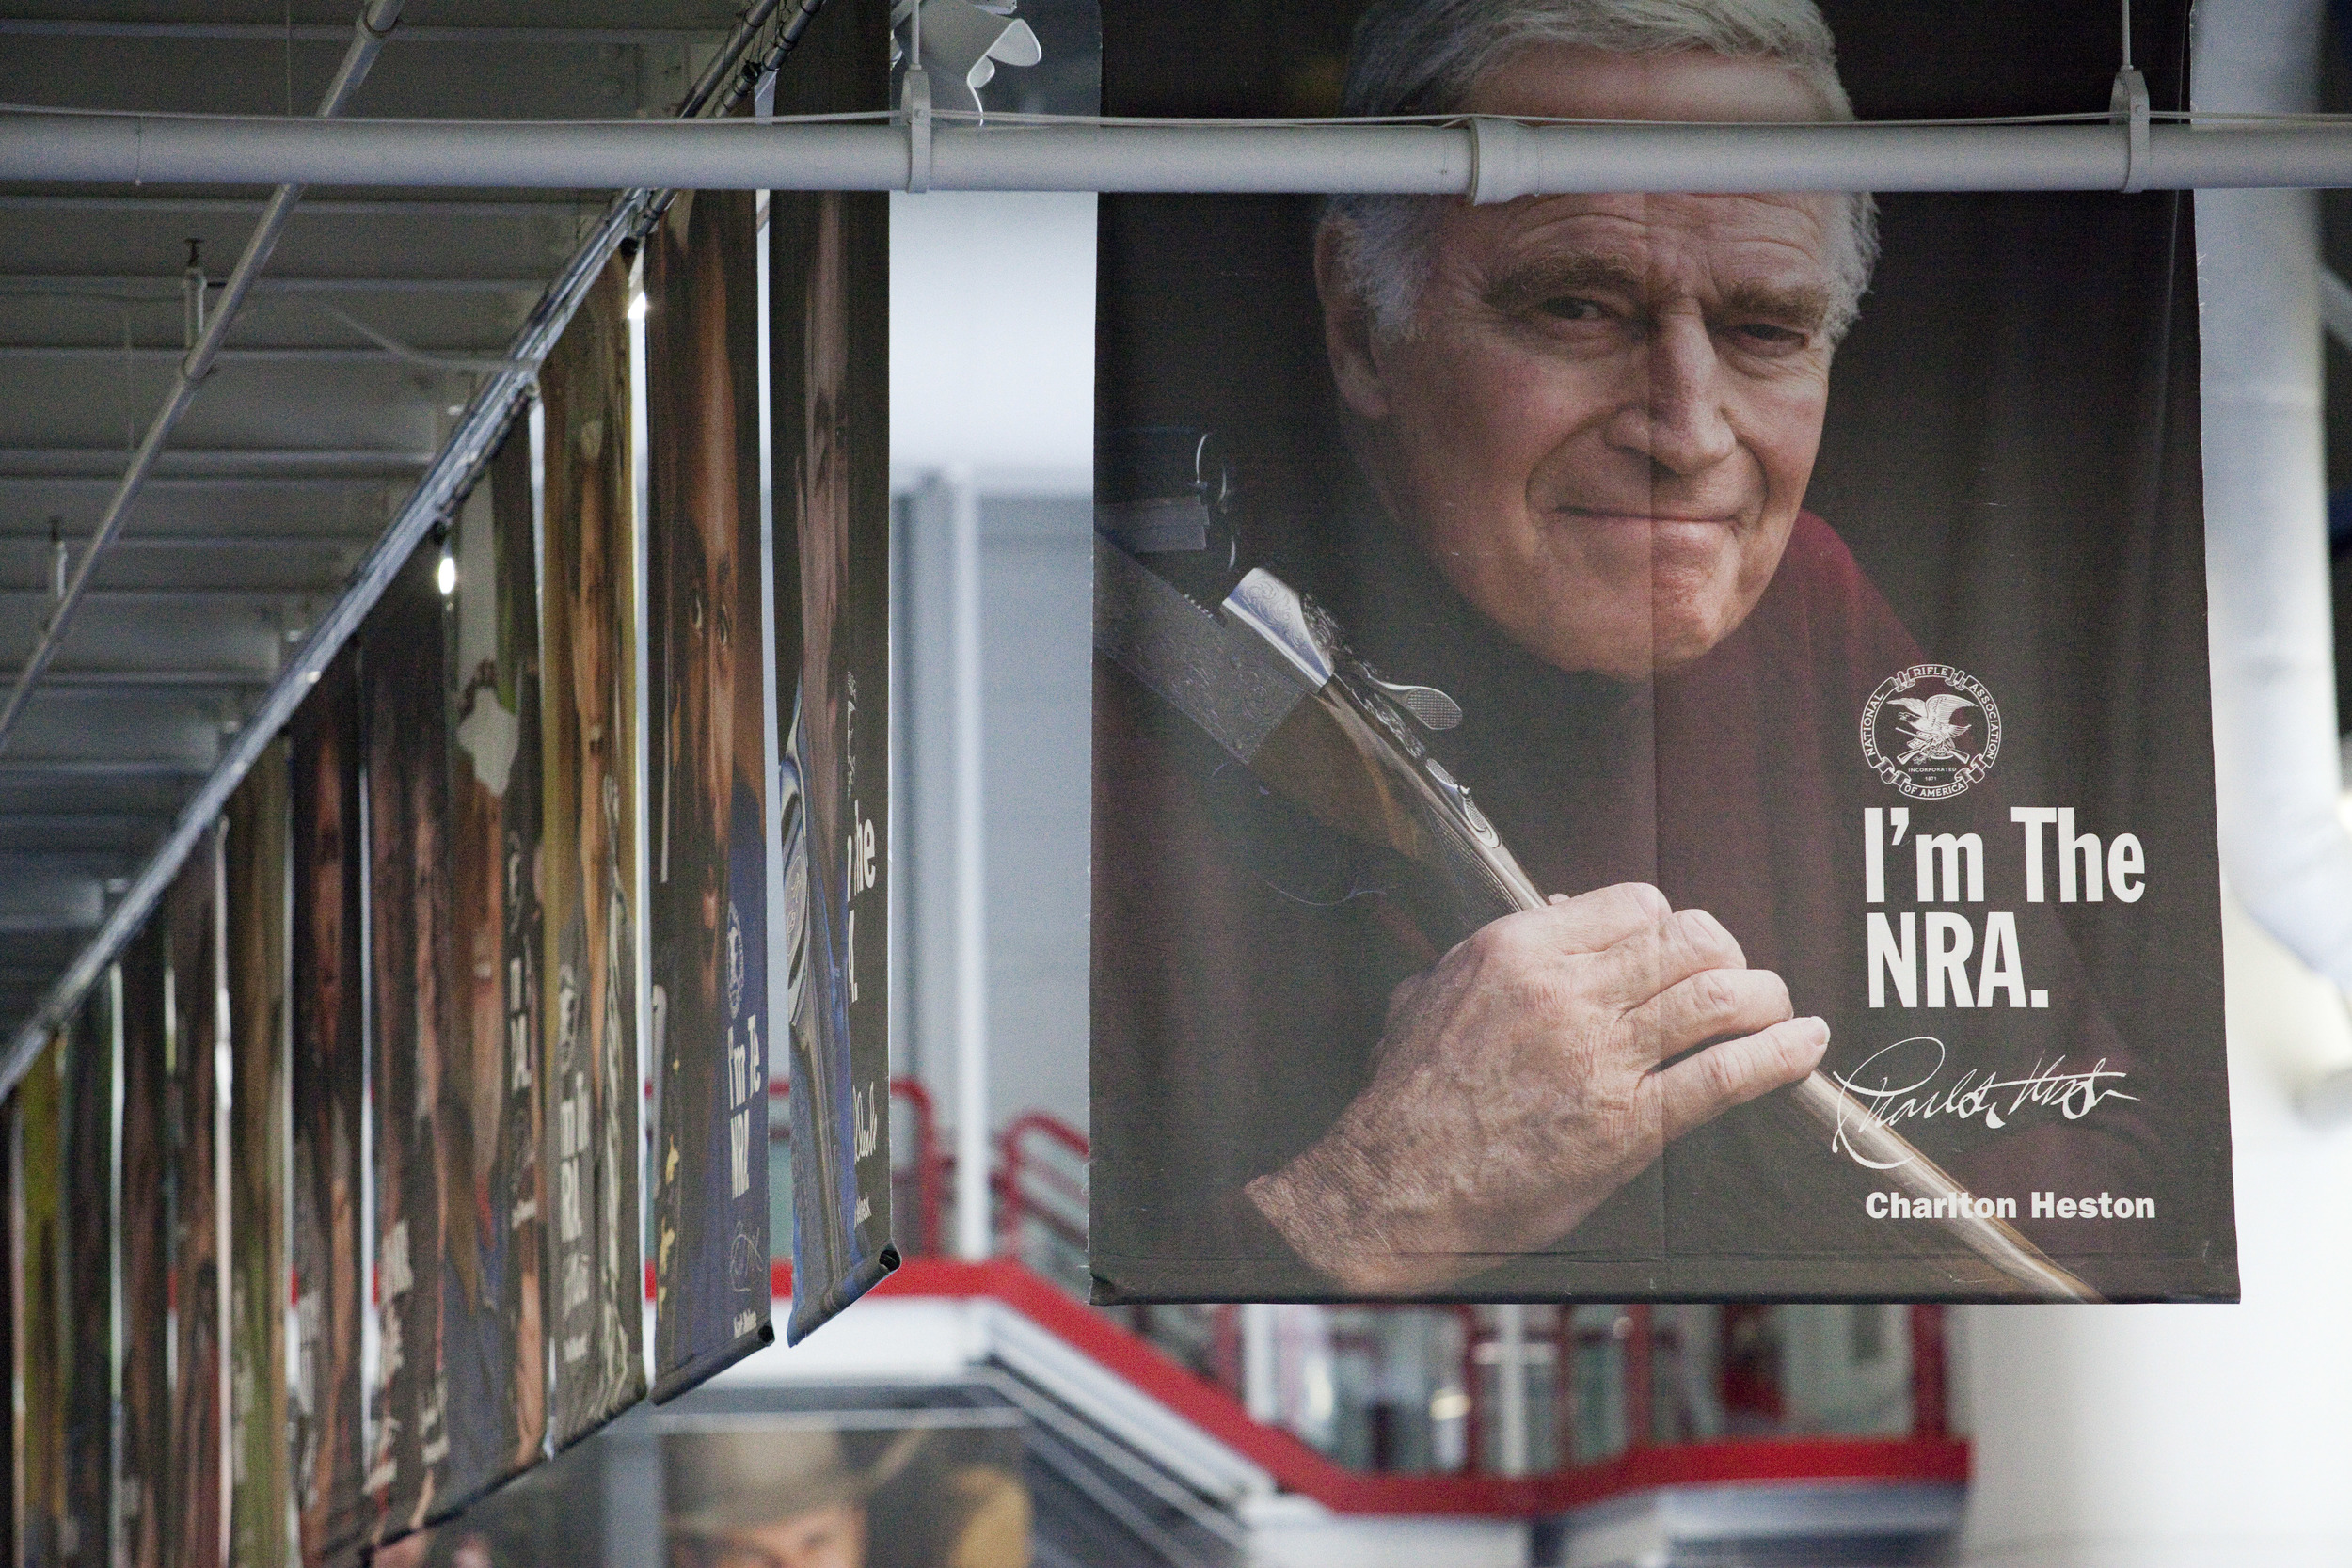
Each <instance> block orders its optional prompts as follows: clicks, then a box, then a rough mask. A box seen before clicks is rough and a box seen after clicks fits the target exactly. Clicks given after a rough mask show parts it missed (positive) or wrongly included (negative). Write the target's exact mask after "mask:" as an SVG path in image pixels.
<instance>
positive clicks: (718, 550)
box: [645, 191, 775, 1400]
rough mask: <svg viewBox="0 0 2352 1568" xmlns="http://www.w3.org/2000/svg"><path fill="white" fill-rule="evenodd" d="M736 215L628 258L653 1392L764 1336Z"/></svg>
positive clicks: (755, 640)
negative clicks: (640, 317)
mask: <svg viewBox="0 0 2352 1568" xmlns="http://www.w3.org/2000/svg"><path fill="white" fill-rule="evenodd" d="M755 221H756V218H755V210H754V197H753V194H752V193H750V192H748V191H703V192H692V191H690V192H686V193H684V194H683V195H681V196H679V198H677V200H676V202H675V204H674V205H673V206H672V207H671V209H670V211H669V214H668V216H667V217H666V218H665V219H664V221H663V223H662V225H661V228H660V232H659V233H658V234H657V235H656V236H655V237H654V239H653V240H652V241H651V243H650V244H649V245H648V248H647V250H646V254H645V296H646V300H647V310H646V316H645V365H646V379H647V397H646V401H647V404H648V405H649V410H650V425H649V435H648V441H649V444H650V447H651V451H650V460H651V463H652V481H653V484H652V506H651V510H650V512H649V514H648V515H647V516H646V519H645V560H646V583H645V602H646V605H647V610H648V615H649V618H650V626H649V628H648V631H649V638H648V642H647V646H646V655H645V657H646V679H647V683H648V697H649V700H648V702H647V703H646V750H647V755H648V757H649V758H650V759H651V766H650V783H649V786H648V787H649V789H650V791H651V798H650V799H649V800H647V802H646V824H647V826H646V832H647V836H648V840H649V842H648V843H647V846H646V852H647V856H648V859H649V862H650V864H649V868H648V870H649V885H650V888H651V893H650V898H651V904H650V907H649V910H648V922H647V924H648V938H647V941H648V943H649V945H650V947H651V949H652V959H653V1006H652V1012H651V1017H652V1021H653V1054H654V1063H655V1068H654V1074H655V1077H654V1089H655V1105H656V1109H657V1118H656V1132H655V1137H654V1145H653V1161H652V1166H651V1172H650V1175H651V1180H652V1181H653V1204H654V1236H653V1253H654V1257H653V1261H654V1398H656V1399H657V1400H660V1399H668V1398H670V1397H672V1396H673V1395H675V1394H678V1393H682V1392H684V1391H685V1390H686V1389H688V1388H691V1387H692V1386H694V1385H695V1384H697V1383H699V1382H701V1381H702V1380H703V1379H704V1378H707V1377H708V1376H709V1375H710V1374H711V1373H712V1372H714V1371H717V1370H719V1369H720V1368H722V1367H723V1366H725V1365H727V1364H728V1363H729V1362H731V1361H734V1360H736V1359H738V1358H739V1357H741V1356H743V1355H746V1354H750V1353H751V1352H752V1351H755V1350H756V1349H758V1348H759V1347H760V1346H761V1345H764V1344H767V1343H769V1342H770V1341H771V1340H772V1339H773V1338H775V1330H774V1329H773V1328H772V1327H771V1326H770V1323H769V1302H770V1299H771V1293H770V1290H769V1275H768V1040H769V1021H768V836H767V834H766V833H765V832H763V825H764V823H765V819H766V804H765V801H766V781H767V775H768V758H769V740H770V735H769V726H768V723H767V714H768V711H769V710H768V704H767V701H766V695H765V693H766V686H767V670H766V663H767V645H768V636H767V630H766V625H767V616H766V613H765V605H766V601H767V597H768V595H767V592H766V589H767V582H766V579H765V577H764V575H763V572H762V543H763V530H762V528H761V504H760V436H761V431H760V421H759V414H760V406H759V347H760V344H759V332H758V326H759V300H758V293H757V289H758V283H759V278H758V260H759V258H758V252H757V250H756V248H755V238H756V233H755Z"/></svg>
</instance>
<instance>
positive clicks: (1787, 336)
mask: <svg viewBox="0 0 2352 1568" xmlns="http://www.w3.org/2000/svg"><path fill="white" fill-rule="evenodd" d="M1731 335H1732V336H1733V337H1735V338H1737V339H1739V340H1740V341H1741V342H1742V343H1743V344H1745V345H1746V346H1747V347H1749V348H1752V349H1757V350H1760V351H1762V352H1764V353H1766V354H1786V353H1788V352H1789V351H1790V350H1792V349H1800V348H1803V347H1804V345H1805V344H1806V343H1808V342H1810V341H1812V337H1813V335H1812V334H1811V333H1809V332H1802V331H1799V330H1798V329H1797V328H1795V327H1793V326H1781V325H1775V324H1774V323H1772V322H1742V323H1740V325H1737V326H1735V327H1733V328H1732V329H1731Z"/></svg>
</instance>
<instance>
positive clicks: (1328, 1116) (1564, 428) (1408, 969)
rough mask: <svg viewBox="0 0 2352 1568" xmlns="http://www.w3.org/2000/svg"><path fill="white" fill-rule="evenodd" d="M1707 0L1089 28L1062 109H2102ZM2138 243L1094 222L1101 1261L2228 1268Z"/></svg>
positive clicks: (1331, 211) (1737, 229)
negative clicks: (1260, 39)
mask: <svg viewBox="0 0 2352 1568" xmlns="http://www.w3.org/2000/svg"><path fill="white" fill-rule="evenodd" d="M1751 9H1753V8H1732V7H1711V6H1708V7H1701V6H1692V7H1689V8H1684V7H1679V6H1676V7H1658V6H1652V5H1646V4H1637V3H1635V0H1624V3H1622V4H1619V3H1617V0H1597V3H1596V4H1594V5H1591V6H1587V7H1581V8H1576V9H1574V10H1573V11H1569V10H1564V9H1559V8H1531V7H1529V6H1526V5H1522V4H1518V3H1517V0H1471V3H1463V0H1380V3H1379V4H1376V5H1373V6H1370V7H1363V6H1359V5H1356V4H1351V3H1346V0H1336V3H1327V4H1321V5H1317V6H1313V7H1309V8H1305V9H1303V10H1299V11H1297V12H1295V14H1292V15H1291V16H1289V18H1288V19H1287V21H1286V24H1285V26H1284V28H1283V30H1282V32H1281V33H1280V35H1279V40H1274V41H1271V42H1269V44H1268V48H1269V50H1271V51H1272V53H1271V54H1268V55H1261V54H1260V53H1258V52H1255V51H1253V52H1250V53H1249V54H1248V55H1247V56H1242V55H1235V54H1234V53H1233V52H1232V50H1231V49H1229V48H1225V47H1222V46H1221V45H1222V43H1223V40H1222V39H1221V37H1220V36H1219V35H1218V34H1217V33H1216V22H1215V20H1214V19H1213V18H1212V17H1210V16H1208V15H1206V14H1203V15H1202V16H1200V17H1197V18H1195V17H1190V16H1188V15H1185V14H1181V13H1179V12H1177V11H1171V10H1170V9H1169V8H1166V7H1162V6H1146V5H1142V4H1138V3H1135V0H1117V3H1114V4H1109V5H1106V6H1105V15H1104V62H1105V80H1106V83H1107V84H1109V101H1108V102H1106V103H1105V104H1104V108H1105V109H1106V111H1108V112H1111V113H1114V114H1122V115H1138V114H1149V115H1186V114H1191V115H1216V116H1236V115H1239V116H1251V115H1276V114H1279V115H1329V114H1345V115H1350V116H1388V115H1447V114H1454V113H1473V112H1474V113H1483V114H1490V115H1500V116H1524V117H1546V118H1552V117H1560V118H1571V119H1574V118H1599V119H1628V118H1633V119H1664V120H1692V119H1716V120H1728V121H1755V120H1774V119H1778V120H1797V121H1803V120H1815V119H1823V118H1846V117H1847V116H1848V115H1849V114H1851V113H1857V112H1858V113H1859V115H1860V116H1861V118H1863V119H1911V118H1924V117H1943V116H1955V115H1959V116H1979V115H2013V114H2054V113H2061V112H2073V111H2077V110H2081V111H2096V112H2104V111H2105V108H2106V103H2107V93H2108V87H2109V83H2110V80H2111V78H2112V76H2113V56H2114V25H2115V20H2114V13H2113V10H2112V8H2103V7H2100V6H2094V5H2090V4H2088V3H2085V4H2078V5H2070V6H2062V7H2040V8H2031V9H2030V11H2029V12H2028V11H2027V10H2024V9H2002V10H2000V11H1998V12H1994V11H1984V12H1982V13H1979V12H1976V11H1966V10H1963V11H1956V12H1953V13H1950V14H1949V15H1947V16H1944V17H1942V18H1941V19H1940V21H1939V24H1938V27H1937V28H1936V29H1935V30H1934V33H1933V36H1932V37H1929V36H1928V35H1926V34H1922V33H1920V32H1919V31H1918V30H1917V29H1916V28H1915V27H1914V26H1912V24H1910V23H1909V22H1908V21H1907V20H1905V19H1904V18H1903V16H1902V15H1901V14H1900V13H1899V12H1896V11H1890V10H1889V9H1887V8H1883V7H1870V6H1865V5H1861V4H1858V3H1842V0H1841V3H1838V4H1835V5H1831V6H1828V7H1826V8H1825V9H1826V10H1827V12H1828V16H1827V19H1826V20H1824V18H1823V17H1822V16H1821V15H1820V14H1817V13H1816V12H1815V11H1814V10H1813V8H1812V7H1811V5H1810V4H1807V3H1806V0H1796V3H1795V4H1793V5H1784V6H1778V7H1774V8H1772V15H1771V17H1770V18H1769V19H1763V13H1762V12H1760V11H1757V12H1756V14H1755V15H1754V16H1751V14H1750V11H1751ZM1539 12H1540V16H1541V18H1542V19H1543V20H1541V21H1531V20H1529V18H1530V17H1533V16H1536V15H1537V14H1538V13H1539ZM2135 21H2136V24H2137V25H2136V29H2135V31H2136V35H2137V38H2138V39H2139V40H2140V42H2141V43H2142V45H2143V46H2144V48H2143V55H2144V57H2143V59H2142V62H2141V63H2142V65H2143V66H2144V67H2145V68H2146V70H2147V72H2148V80H2149V83H2150V86H2151V90H2152V92H2153V97H2154V102H2155V103H2156V105H2157V108H2158V109H2159V111H2166V110H2169V109H2173V108H2178V107H2180V106H2181V105H2182V104H2183V103H2184V102H2185V59H2186V55H2185V50H2186V40H2187V8H2186V7H2185V5H2180V4H2169V5H2162V4H2160V5H2156V6H2154V7H2153V8H2150V7H2142V8H2139V9H2138V10H2137V12H2136V13H2135ZM1531 40H1532V41H1531ZM1850 103H1851V108H1850V107H1849V104H1850ZM2190 215H2191V206H2190V202H2189V200H2188V199H2187V198H2186V197H2185V196H2182V195H2177V194H2155V193H2152V194H2147V195H2142V196H2136V197H2130V198H2123V197H2118V196H2112V195H2096V194H2082V195H2030V196H2028V195H1965V196H1959V195H1939V196H1902V197H1895V198H1884V199H1883V200H1882V201H1880V202H1878V203H1876V204H1875V210H1874V204H1873V202H1872V201H1871V199H1870V198H1868V197H1867V196H1864V195H1837V194H1823V195H1789V196H1769V195H1766V196H1695V195H1656V196H1641V195H1603V196H1562V197H1552V198H1522V199H1520V200H1517V201H1512V202H1506V203H1500V204H1491V205H1485V206H1472V205H1470V204H1468V203H1465V202H1461V201H1456V200H1453V199H1450V198H1449V199H1443V200H1438V199H1406V198H1335V199H1331V200H1328V201H1323V202H1317V201H1314V200H1310V199H1293V198H1255V197H1252V198H1238V197H1218V198H1205V197H1204V198H1192V197H1186V198H1176V197H1168V198H1159V197H1134V198H1130V197H1106V198H1104V202H1103V208H1102V235H1103V251H1102V258H1101V277H1102V293H1101V317H1100V327H1099V354H1098V362H1097V397H1098V407H1099V409H1100V411H1101V418H1102V420H1103V424H1102V428H1101V432H1100V449H1099V452H1098V466H1097V476H1098V477H1097V512H1096V526H1097V535H1098V536H1097V545H1096V632H1095V639H1096V648H1097V651H1098V658H1097V661H1096V685H1095V692H1096V698H1095V752H1094V759H1095V789H1094V817H1093V834H1094V861H1093V863H1094V913H1093V1073H1094V1079H1093V1083H1094V1101H1093V1126H1092V1136H1093V1166H1092V1169H1093V1181H1092V1203H1093V1222H1092V1266H1093V1270H1094V1273H1095V1276H1096V1279H1097V1293H1098V1298H1099V1299H1103V1300H1106V1301H1128V1300H1153V1299H1173V1298H1192V1299H1210V1300H1219V1299H1222V1300H1236V1299H1238V1300H1260V1301H1263V1300H1280V1299H1286V1298H1288V1299H1302V1298H1303V1299H1337V1300H1348V1299H1377V1298H1412V1299H1430V1298H1450V1299H1492V1300H1502V1301H1516V1300H1531V1299H1544V1298H1584V1299H1593V1300H1597V1301H1604V1302H1620V1301H1637V1300H1642V1299H1654V1298H1669V1299H1673V1298H1680V1299H1701V1300H1705V1299H1719V1298H1724V1297H1737V1298H1748V1299H1756V1298H1762V1299H1768V1300H1769V1299H1820V1298H1848V1299H1855V1300H1864V1301H1872V1300H1894V1299H1913V1300H1979V1299H1982V1300H2035V1299H2053V1300H2086V1299H2100V1298H2106V1299H2115V1300H2228V1299H2233V1298H2234V1296H2235V1294H2236V1289H2237V1283H2236V1268H2235V1262H2234V1258H2235V1251H2234V1241H2233V1217H2232V1209H2231V1189H2230V1160H2229V1122H2228V1108H2227V1107H2228V1098H2227V1085H2226V1083H2225V1080H2224V1074H2223V1058H2222V1023H2221V991H2220V982H2219V974H2220V967H2221V966H2220V933H2219V928H2218V895H2217V871H2216V862H2215V849H2214V827H2213V815H2212V814H2213V803H2212V802H2213V793H2212V777H2211V773H2210V768H2209V758H2210V753H2209V751H2208V749H2207V738H2206V737H2207V736H2208V733H2209V722H2208V713H2207V685H2206V669H2205V660H2204V646H2205V643H2204V609H2203V597H2202V592H2203V577H2202V573H2203V561H2204V555H2203V546H2202V524H2201V480H2200V467H2199V458H2198V443H2197V392H2198V383H2197V341H2196V335H2195V334H2196V321H2197V309H2196V278H2195V275H2194V270H2193V269H2194V262H2193V258H2194V255H2195V246H2194V244H2193V243H2192V235H2191V233H2190ZM1874 260H1875V262H1876V270H1875V273H1874V272H1873V270H1872V266H1873V261H1874ZM1710 1042H1711V1043H1710Z"/></svg>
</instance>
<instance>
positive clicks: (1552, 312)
mask: <svg viewBox="0 0 2352 1568" xmlns="http://www.w3.org/2000/svg"><path fill="white" fill-rule="evenodd" d="M1535 309H1536V310H1537V312H1538V313H1540V314H1542V315H1546V316H1549V317H1550V318H1551V319H1552V320H1554V321H1564V322H1589V321H1598V320H1600V318H1601V317H1602V315H1603V314H1605V313H1606V312H1604V311H1603V310H1602V309H1601V308H1600V302H1599V301H1598V300H1592V299H1579V298H1577V297H1576V296H1575V295H1573V294H1563V295H1561V296H1560V297H1558V298H1556V299H1547V300H1544V301H1542V302H1541V303H1540V304H1538V305H1537V306H1536V307H1535Z"/></svg>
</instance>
